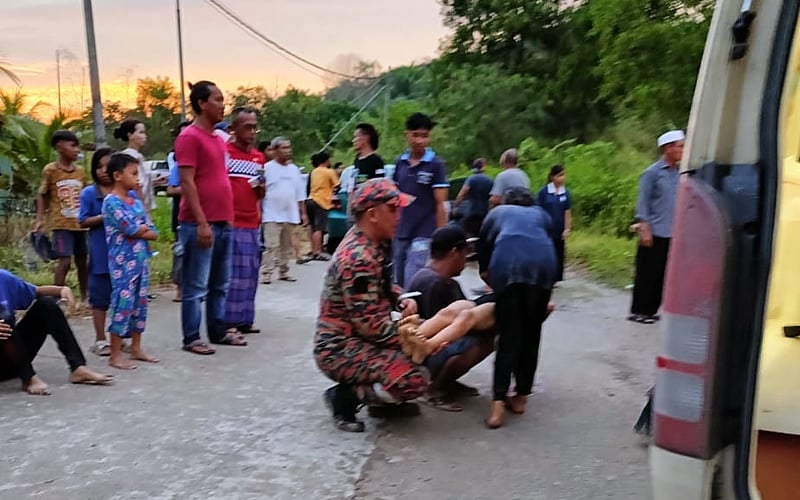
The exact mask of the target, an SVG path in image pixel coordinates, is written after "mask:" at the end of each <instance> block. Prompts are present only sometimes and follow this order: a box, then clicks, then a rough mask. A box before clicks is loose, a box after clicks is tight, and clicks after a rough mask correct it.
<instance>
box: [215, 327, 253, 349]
mask: <svg viewBox="0 0 800 500" xmlns="http://www.w3.org/2000/svg"><path fill="white" fill-rule="evenodd" d="M214 344H219V345H230V346H236V347H245V346H247V341H246V340H245V339H244V337H242V336H241V335H239V333H238V331H237V333H233V332H231V331H228V332H227V333H226V334H225V336H224V337H222V338H221V339H219V341H217V342H214Z"/></svg>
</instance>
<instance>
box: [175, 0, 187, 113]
mask: <svg viewBox="0 0 800 500" xmlns="http://www.w3.org/2000/svg"><path fill="white" fill-rule="evenodd" d="M175 14H176V15H177V18H178V65H179V66H180V72H181V121H185V120H186V83H185V82H184V80H183V32H182V31H181V0H175Z"/></svg>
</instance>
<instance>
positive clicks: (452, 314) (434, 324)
mask: <svg viewBox="0 0 800 500" xmlns="http://www.w3.org/2000/svg"><path fill="white" fill-rule="evenodd" d="M473 307H475V302H472V301H471V300H457V301H455V302H453V303H452V304H450V305H449V306H447V307H445V308H444V309H442V310H441V311H439V312H438V313H436V314H435V315H434V316H433V317H432V318H431V319H429V320H426V321H425V322H423V323H422V324H421V325H420V326H419V328H418V331H417V333H418V334H419V335H422V336H423V337H425V338H426V339H429V338H431V337H433V336H434V335H436V334H437V333H439V332H441V331H442V330H443V329H445V328H446V327H448V326H450V325H451V324H452V323H453V322H454V321H455V320H456V318H457V317H458V315H459V314H460V313H461V312H462V311H466V310H468V309H472V308H473Z"/></svg>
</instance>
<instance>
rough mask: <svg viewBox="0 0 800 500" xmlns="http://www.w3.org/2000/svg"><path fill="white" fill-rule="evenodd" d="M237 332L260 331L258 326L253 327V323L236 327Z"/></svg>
mask: <svg viewBox="0 0 800 500" xmlns="http://www.w3.org/2000/svg"><path fill="white" fill-rule="evenodd" d="M238 330H239V333H261V329H260V328H253V325H243V326H240V327H238Z"/></svg>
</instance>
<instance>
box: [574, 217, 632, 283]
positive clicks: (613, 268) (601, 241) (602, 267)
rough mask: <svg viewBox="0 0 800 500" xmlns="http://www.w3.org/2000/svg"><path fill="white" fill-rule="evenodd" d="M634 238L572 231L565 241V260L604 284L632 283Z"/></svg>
mask: <svg viewBox="0 0 800 500" xmlns="http://www.w3.org/2000/svg"><path fill="white" fill-rule="evenodd" d="M635 257H636V241H635V240H634V239H629V238H620V237H616V236H608V235H602V234H597V233H592V232H588V231H573V232H572V234H570V237H569V240H567V261H568V262H569V264H572V265H578V266H579V267H581V268H583V269H585V270H586V271H587V272H588V273H589V275H590V276H591V277H592V278H593V279H596V280H597V281H600V282H602V283H605V284H607V285H610V286H613V287H617V288H623V287H625V286H627V285H629V284H631V283H633V268H634V259H635Z"/></svg>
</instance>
